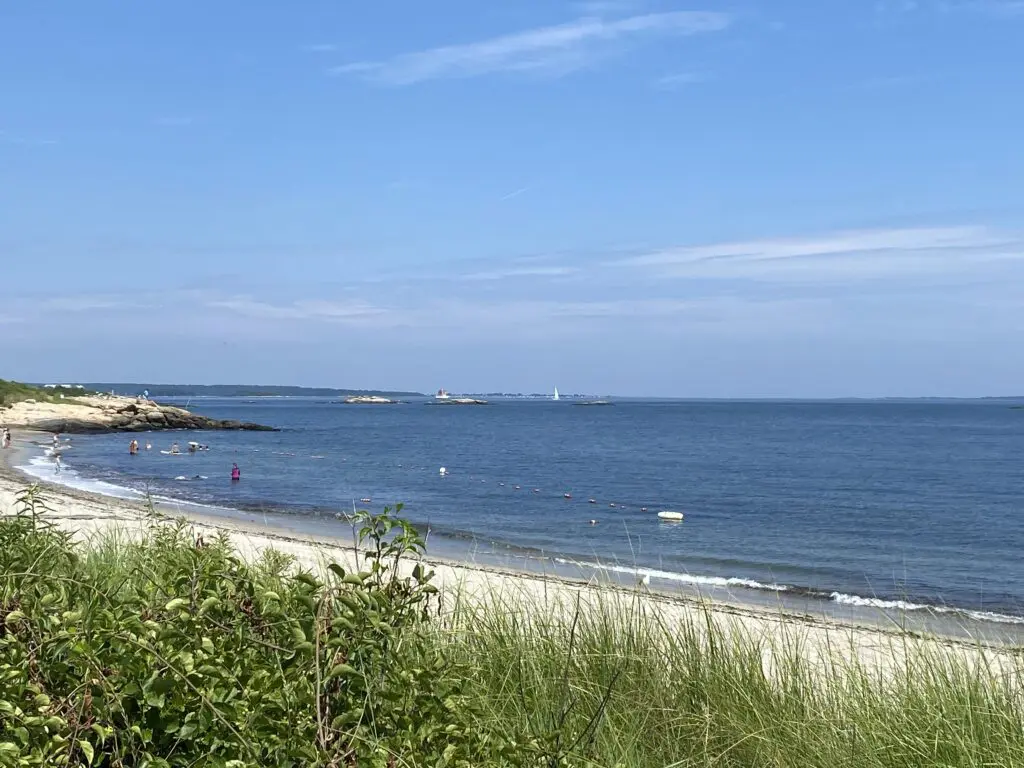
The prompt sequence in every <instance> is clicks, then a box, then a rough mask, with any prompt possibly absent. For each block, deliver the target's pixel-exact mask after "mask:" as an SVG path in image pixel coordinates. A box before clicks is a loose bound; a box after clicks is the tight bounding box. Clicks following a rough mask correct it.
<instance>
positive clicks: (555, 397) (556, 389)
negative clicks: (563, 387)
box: [551, 387, 558, 400]
mask: <svg viewBox="0 0 1024 768" xmlns="http://www.w3.org/2000/svg"><path fill="white" fill-rule="evenodd" d="M551 399H552V400H557V399H558V387H555V396H554V397H552V398H551Z"/></svg>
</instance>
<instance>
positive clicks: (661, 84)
mask: <svg viewBox="0 0 1024 768" xmlns="http://www.w3.org/2000/svg"><path fill="white" fill-rule="evenodd" d="M707 80H708V76H707V75H705V74H702V73H700V72H677V73H675V74H672V75H664V76H662V77H659V78H658V79H657V80H655V81H654V85H655V86H656V87H658V88H661V89H662V90H666V91H674V90H677V89H679V88H683V87H684V86H687V85H697V84H698V83H704V82H707Z"/></svg>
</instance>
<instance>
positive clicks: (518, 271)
mask: <svg viewBox="0 0 1024 768" xmlns="http://www.w3.org/2000/svg"><path fill="white" fill-rule="evenodd" d="M577 272H579V270H578V269H576V268H574V267H558V266H550V267H543V266H536V267H508V268H505V269H494V270H487V271H481V272H469V273H467V274H464V275H460V276H459V279H460V280H469V281H477V280H480V281H483V280H505V279H507V278H512V277H568V276H569V275H573V274H576V273H577Z"/></svg>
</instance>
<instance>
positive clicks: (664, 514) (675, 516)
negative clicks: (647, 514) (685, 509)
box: [658, 509, 683, 523]
mask: <svg viewBox="0 0 1024 768" xmlns="http://www.w3.org/2000/svg"><path fill="white" fill-rule="evenodd" d="M658 517H659V518H661V519H662V520H668V521H669V522H673V523H681V522H682V521H683V513H682V512H673V511H672V510H670V509H666V510H662V511H661V512H659V513H658Z"/></svg>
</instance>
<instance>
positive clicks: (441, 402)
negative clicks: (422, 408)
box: [427, 397, 487, 405]
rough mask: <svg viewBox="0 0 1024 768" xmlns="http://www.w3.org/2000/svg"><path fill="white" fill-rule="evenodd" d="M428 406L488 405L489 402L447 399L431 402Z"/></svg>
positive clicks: (469, 398) (465, 398) (467, 398)
mask: <svg viewBox="0 0 1024 768" xmlns="http://www.w3.org/2000/svg"><path fill="white" fill-rule="evenodd" d="M427 405H487V401H486V400H478V399H476V398H475V397H447V398H444V399H435V400H431V401H429V402H428V403H427Z"/></svg>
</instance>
